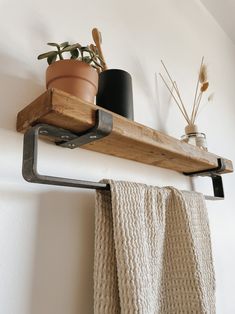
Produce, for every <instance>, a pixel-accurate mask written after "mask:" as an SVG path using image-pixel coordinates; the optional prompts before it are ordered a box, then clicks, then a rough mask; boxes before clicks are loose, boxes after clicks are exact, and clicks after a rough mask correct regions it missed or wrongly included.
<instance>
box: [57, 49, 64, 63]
mask: <svg viewBox="0 0 235 314" xmlns="http://www.w3.org/2000/svg"><path fill="white" fill-rule="evenodd" d="M57 49H58V55H59V58H60V60H64V58H63V56H62V52H61V50H60V47H57Z"/></svg>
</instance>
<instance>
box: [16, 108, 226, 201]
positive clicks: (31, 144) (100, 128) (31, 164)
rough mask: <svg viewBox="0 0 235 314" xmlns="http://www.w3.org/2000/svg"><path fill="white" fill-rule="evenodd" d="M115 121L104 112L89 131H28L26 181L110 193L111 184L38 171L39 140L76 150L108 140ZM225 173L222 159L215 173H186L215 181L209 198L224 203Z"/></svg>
mask: <svg viewBox="0 0 235 314" xmlns="http://www.w3.org/2000/svg"><path fill="white" fill-rule="evenodd" d="M112 128H113V117H112V115H111V114H110V113H108V112H106V111H102V110H97V111H96V123H95V126H94V127H92V128H90V129H89V130H87V131H85V132H82V133H79V134H76V133H73V132H70V131H68V130H65V129H62V128H58V127H54V126H52V125H48V124H37V125H35V126H33V127H32V128H30V129H29V130H27V131H26V132H25V135H24V147H23V167H22V174H23V177H24V179H25V180H26V181H28V182H33V183H41V184H50V185H59V186H70V187H78V188H87V189H102V190H109V189H110V187H109V185H108V184H105V183H99V182H92V181H84V180H75V179H69V178H61V177H53V176H46V175H41V174H39V173H38V171H37V155H38V153H37V152H38V138H39V136H46V137H50V138H53V140H54V141H55V143H56V144H57V145H59V146H62V147H67V148H71V149H73V148H76V147H80V146H82V145H85V144H88V143H91V142H93V141H97V140H99V139H102V138H103V137H105V136H108V135H109V134H110V133H111V132H112ZM224 169H225V163H224V160H223V159H221V158H219V159H218V166H217V167H216V168H213V169H209V170H203V171H197V172H190V173H184V175H186V176H209V177H211V179H212V183H213V189H214V196H205V198H206V199H209V200H219V199H224V191H223V182H222V178H221V176H220V175H219V173H221V172H223V170H224Z"/></svg>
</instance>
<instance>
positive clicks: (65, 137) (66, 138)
mask: <svg viewBox="0 0 235 314" xmlns="http://www.w3.org/2000/svg"><path fill="white" fill-rule="evenodd" d="M60 138H62V139H64V140H68V139H69V138H70V137H69V136H68V135H61V137H60Z"/></svg>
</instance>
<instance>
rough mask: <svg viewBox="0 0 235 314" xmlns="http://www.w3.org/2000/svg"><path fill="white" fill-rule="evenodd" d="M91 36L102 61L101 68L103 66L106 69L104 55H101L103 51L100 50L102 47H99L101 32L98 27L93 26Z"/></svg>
mask: <svg viewBox="0 0 235 314" xmlns="http://www.w3.org/2000/svg"><path fill="white" fill-rule="evenodd" d="M92 37H93V40H94V42H95V44H96V47H97V50H98V52H99V55H100V58H101V59H102V60H103V62H102V65H103V68H104V70H107V69H108V67H107V64H106V62H105V59H104V55H103V52H102V49H101V43H102V37H101V33H100V31H99V30H98V28H93V30H92Z"/></svg>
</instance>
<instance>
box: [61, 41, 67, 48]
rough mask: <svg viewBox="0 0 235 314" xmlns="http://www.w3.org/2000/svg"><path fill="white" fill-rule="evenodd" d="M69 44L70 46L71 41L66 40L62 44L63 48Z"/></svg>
mask: <svg viewBox="0 0 235 314" xmlns="http://www.w3.org/2000/svg"><path fill="white" fill-rule="evenodd" d="M67 46H69V42H68V41H65V42H64V43H62V44H60V47H61V48H64V47H67Z"/></svg>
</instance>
